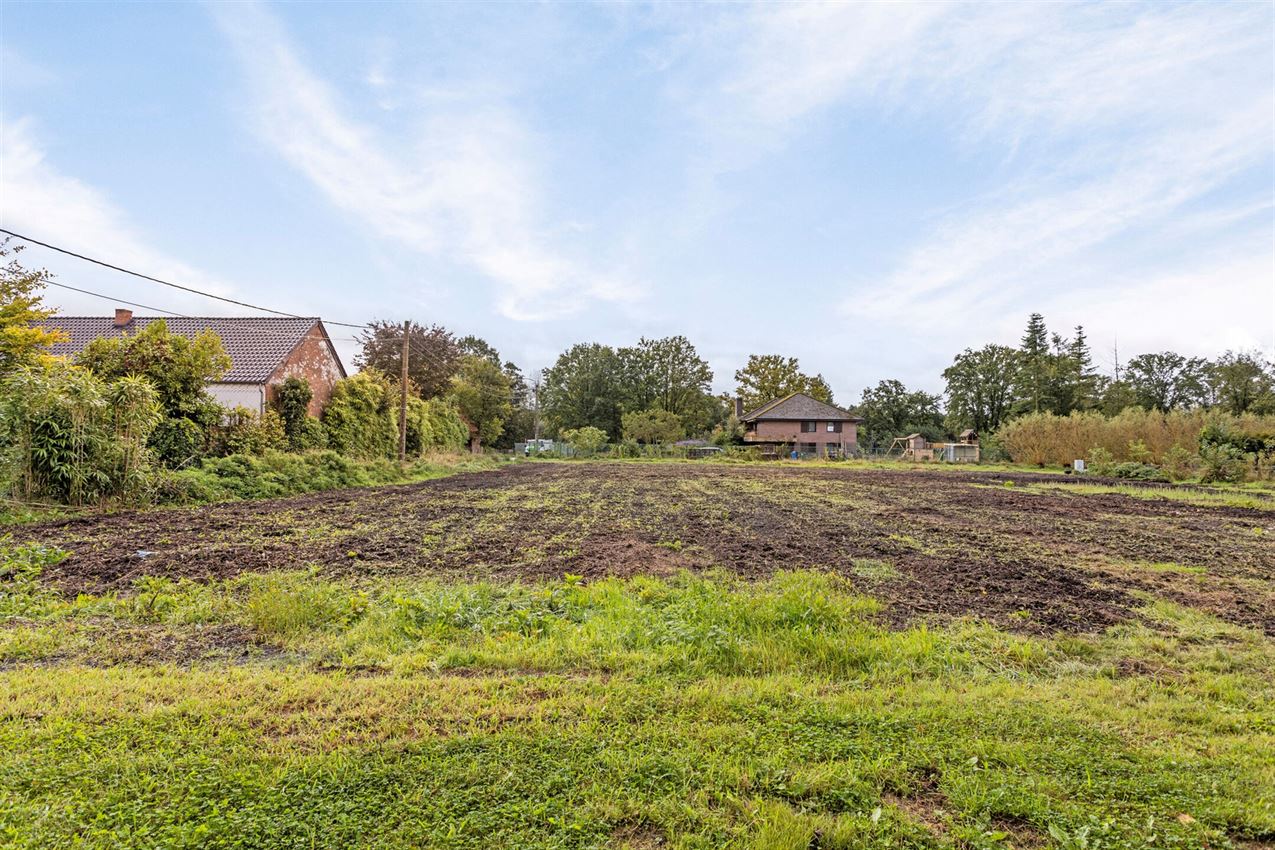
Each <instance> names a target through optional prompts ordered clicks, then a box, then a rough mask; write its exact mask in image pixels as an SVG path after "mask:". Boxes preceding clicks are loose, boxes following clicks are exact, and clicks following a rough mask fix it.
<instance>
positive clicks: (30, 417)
mask: <svg viewBox="0 0 1275 850" xmlns="http://www.w3.org/2000/svg"><path fill="white" fill-rule="evenodd" d="M159 416H160V411H159V405H158V402H157V396H156V393H155V390H154V389H153V388H152V387H151V385H150V384H149V383H148V382H147V381H146V380H145V379H142V378H121V379H119V380H117V381H114V382H111V383H107V382H104V381H103V380H101V379H100V378H98V377H96V376H95V375H93V373H91V372H89V371H87V370H85V369H81V368H78V367H75V366H71V365H68V364H65V363H53V364H45V365H41V366H37V367H29V368H24V369H19V370H17V371H16V372H15V373H14V374H12V375H10V376H7V377H6V378H5V379H4V380H3V381H0V453H2V454H3V456H4V458H5V460H6V463H5V464H4V466H3V468H2V469H0V471H2V472H3V473H4V478H3V479H2V480H0V486H3V488H4V489H7V490H9V491H10V492H11V493H13V494H14V495H16V496H18V497H20V498H23V499H26V500H33V499H52V500H55V501H60V502H66V503H69V504H73V505H82V504H87V503H89V502H93V501H104V500H107V499H113V498H119V499H122V500H125V501H135V500H138V499H139V498H140V497H141V495H142V494H143V493H144V489H145V488H144V485H145V478H146V474H147V473H148V472H149V468H150V466H149V456H148V454H147V452H146V448H145V445H146V439H147V438H148V437H149V435H150V432H151V430H152V429H153V428H154V427H155V424H156V423H157V422H158V421H159Z"/></svg>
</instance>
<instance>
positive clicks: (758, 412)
mask: <svg viewBox="0 0 1275 850" xmlns="http://www.w3.org/2000/svg"><path fill="white" fill-rule="evenodd" d="M735 410H736V416H737V418H738V419H739V421H740V422H741V423H742V424H743V426H744V442H745V443H751V444H755V445H768V446H772V447H783V448H785V449H786V448H788V447H789V446H791V447H792V449H793V450H796V451H798V452H800V453H802V454H805V455H814V456H816V457H841V456H844V455H846V454H848V453H850V452H853V451H855V450H856V449H857V448H858V445H859V435H858V431H859V423H860V422H862V421H863V419H862V418H861V417H858V416H855V415H853V414H851V413H848V412H846V411H844V410H842V409H841V408H839V407H835V406H833V405H831V404H825V403H824V402H822V401H819V400H818V399H815V398H812V397H810V396H808V395H806V394H805V393H792V394H790V395H786V396H784V397H783V398H780V399H776V400H774V401H771V402H768V403H766V404H763V405H762V406H761V407H758V408H756V409H755V410H750V411H747V412H745V411H744V410H743V409H742V405H741V403H740V401H739V399H736V400H735Z"/></svg>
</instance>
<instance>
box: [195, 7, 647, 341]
mask: <svg viewBox="0 0 1275 850" xmlns="http://www.w3.org/2000/svg"><path fill="white" fill-rule="evenodd" d="M212 8H213V11H214V14H215V15H216V17H217V20H218V21H219V23H220V24H221V26H222V28H223V30H224V31H225V32H226V34H227V35H228V36H229V38H230V40H231V41H232V43H233V44H234V46H235V48H236V50H237V52H238V54H239V56H240V59H241V62H242V65H243V67H244V69H245V70H246V72H247V74H248V75H249V79H250V81H251V92H252V95H253V98H254V99H255V103H254V110H255V116H256V122H257V127H258V129H259V131H260V132H261V134H262V136H263V137H264V138H265V139H266V140H267V141H268V142H269V143H270V144H271V145H272V146H273V147H274V148H275V149H276V150H277V151H278V152H279V154H280V155H281V156H282V157H283V158H284V159H285V160H286V161H287V162H288V163H289V164H291V165H292V166H293V167H294V168H296V169H297V170H298V171H299V172H301V173H302V174H303V175H305V176H306V177H307V178H308V179H309V180H310V181H311V182H312V183H313V184H314V185H315V186H316V187H318V189H319V190H320V191H321V192H322V193H323V194H324V195H325V196H326V197H327V198H328V199H329V200H330V201H331V202H332V203H333V204H335V205H336V206H338V207H340V208H341V209H343V210H345V211H346V212H348V213H350V214H352V215H354V216H356V217H357V218H359V219H361V220H362V221H364V222H365V223H366V224H367V225H368V226H370V227H371V228H372V229H373V230H374V231H375V232H377V233H378V234H379V235H381V236H383V237H386V238H389V239H392V240H395V241H396V242H398V243H401V244H403V245H405V246H407V247H409V248H411V249H413V250H416V251H419V252H422V253H425V254H430V255H434V256H438V257H441V258H443V259H445V260H449V261H452V262H457V263H460V264H462V265H466V266H468V267H470V268H473V269H475V270H477V271H478V272H480V273H481V274H483V275H485V276H486V277H488V278H490V279H491V280H493V281H494V282H495V283H496V284H497V286H498V287H499V289H500V293H501V294H500V296H499V299H498V302H497V307H498V309H499V311H500V312H501V313H502V314H503V315H505V316H507V317H509V318H514V319H543V318H549V317H552V316H557V315H563V314H565V313H570V312H574V311H575V310H578V309H580V308H581V307H582V306H583V303H584V302H585V301H586V300H588V299H603V300H623V299H627V298H632V297H635V296H636V295H637V293H638V290H637V288H636V287H635V286H634V285H633V284H632V283H631V282H628V281H616V280H614V279H612V278H608V277H607V276H604V275H599V274H598V273H596V272H594V271H593V270H591V269H590V268H588V267H587V266H586V265H584V264H582V263H580V262H577V261H575V260H573V259H571V258H570V257H568V256H567V255H566V254H565V253H564V252H562V251H561V250H558V249H556V248H555V247H554V246H553V245H551V244H549V241H548V240H547V238H546V236H545V234H544V233H543V232H542V231H541V230H540V229H539V228H538V227H537V225H536V222H538V221H540V220H541V219H542V215H541V211H540V210H539V209H538V205H537V203H536V198H537V197H538V195H539V186H538V181H537V178H536V175H535V173H534V171H533V169H532V167H531V165H530V163H529V157H528V151H531V150H534V148H535V147H536V140H535V139H533V138H532V137H531V135H530V134H529V133H528V132H527V131H526V130H525V129H524V128H523V127H522V125H521V124H520V123H519V121H518V120H517V118H516V116H515V115H514V114H513V112H512V111H511V110H510V109H508V108H507V107H504V106H503V105H501V104H499V103H493V104H490V105H487V106H475V105H472V104H469V105H467V106H462V107H461V108H459V109H453V110H451V111H443V110H441V109H439V110H435V111H433V112H431V113H430V114H429V115H428V116H427V117H426V118H425V119H424V121H423V124H422V126H421V127H420V129H419V134H418V139H417V141H416V143H415V145H414V146H412V147H411V148H410V150H406V151H404V150H402V149H401V147H400V148H399V149H397V150H396V149H395V147H394V145H393V142H392V140H389V139H386V138H383V137H382V135H381V134H378V132H377V130H376V129H375V128H373V127H371V126H369V125H366V124H362V123H359V122H358V121H356V120H354V119H353V118H351V117H350V116H349V115H348V114H347V113H346V110H345V109H344V108H343V107H342V104H341V103H340V100H339V98H338V96H337V95H336V93H335V92H334V91H333V89H332V88H331V87H330V86H329V85H327V84H326V83H325V82H323V81H322V80H321V79H319V77H318V76H317V75H315V74H314V73H313V72H312V71H311V70H310V69H309V68H307V67H306V66H305V64H304V63H303V62H302V60H301V59H300V58H299V56H298V55H297V53H296V51H295V50H294V49H293V48H292V46H291V44H290V43H289V40H288V38H287V36H286V35H285V34H284V33H283V31H282V29H281V27H280V25H279V23H278V22H277V21H276V20H275V19H274V18H272V17H271V16H270V15H269V14H268V13H267V12H266V11H264V10H263V9H262V8H261V7H259V6H256V5H249V4H234V5H231V4H220V5H216V6H214V7H212Z"/></svg>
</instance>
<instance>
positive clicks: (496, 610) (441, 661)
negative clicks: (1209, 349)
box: [0, 464, 1275, 850]
mask: <svg viewBox="0 0 1275 850" xmlns="http://www.w3.org/2000/svg"><path fill="white" fill-rule="evenodd" d="M617 470H618V471H617ZM1030 487H1031V488H1032V489H1035V488H1036V485H1035V484H1032V485H1030ZM1055 489H1058V490H1063V491H1064V492H1059V493H1055V492H1053V490H1055ZM1023 490H1024V486H1015V487H1009V488H1007V487H1003V486H1001V485H996V486H995V487H989V486H987V482H985V481H980V480H978V477H977V476H972V475H971V476H965V477H962V476H960V475H951V474H936V473H926V472H920V473H916V472H908V473H892V472H878V471H864V472H854V471H851V472H846V471H844V470H841V471H839V470H835V469H833V470H828V469H811V470H808V471H804V470H800V469H798V470H778V469H769V468H762V469H758V468H756V467H745V468H742V469H736V468H731V469H729V470H725V471H722V470H711V469H709V468H708V467H707V466H705V467H701V468H696V467H694V466H686V465H672V464H661V465H649V466H646V467H639V466H636V465H627V464H624V465H621V464H609V465H608V464H595V465H588V464H529V465H525V466H524V467H523V468H519V469H512V470H502V471H499V472H492V473H481V474H477V475H470V476H457V477H452V478H447V479H442V480H440V481H434V482H430V483H427V484H420V485H412V486H408V487H397V488H383V489H378V490H368V491H359V492H355V491H347V492H345V493H343V494H333V495H317V496H308V497H298V498H297V499H292V500H278V501H276V502H261V503H247V502H245V503H235V504H229V505H221V506H212V507H201V508H194V509H189V510H187V511H176V510H168V511H162V512H157V513H151V514H138V515H134V516H131V517H130V516H118V515H117V516H113V517H107V518H103V519H101V520H90V519H82V520H72V521H70V522H69V523H49V524H45V525H23V526H18V527H15V528H14V529H12V531H13V532H14V535H13V537H12V539H10V540H9V541H8V542H7V543H6V544H4V546H3V553H2V554H3V555H4V558H3V563H4V566H3V567H0V570H3V572H0V845H3V846H6V847H9V846H12V847H24V848H25V847H31V848H36V847H39V848H46V847H103V848H106V847H111V848H114V847H262V848H266V847H269V848H275V847H332V848H346V847H404V848H406V847H439V848H452V847H456V848H461V847H466V848H492V847H511V848H523V847H527V848H540V847H544V848H549V847H562V848H623V847H628V848H657V847H659V848H663V847H680V848H722V847H727V848H766V850H779V849H780V848H783V850H790V848H791V850H808V848H821V850H828V848H851V847H863V848H877V847H900V848H901V847H917V848H922V847H975V848H977V847H1020V848H1023V847H1059V848H1117V847H1130V848H1151V847H1157V848H1158V847H1198V848H1218V847H1227V846H1234V847H1245V848H1258V847H1269V846H1272V845H1271V842H1272V841H1275V708H1273V706H1275V640H1273V639H1272V630H1271V629H1270V628H1269V627H1268V623H1269V622H1270V619H1269V618H1270V616H1271V615H1272V613H1273V612H1272V611H1271V610H1270V609H1271V607H1272V605H1271V600H1272V599H1273V598H1275V595H1273V594H1275V589H1273V588H1272V569H1273V568H1275V563H1273V561H1275V558H1273V556H1272V553H1271V552H1270V549H1271V548H1272V547H1269V546H1267V545H1266V544H1267V543H1269V540H1270V538H1269V536H1267V535H1269V534H1275V505H1269V504H1266V503H1259V504H1257V505H1255V506H1253V505H1248V504H1244V505H1237V504H1230V503H1225V504H1223V503H1214V502H1207V503H1197V502H1195V501H1190V500H1185V501H1184V500H1158V501H1150V500H1147V499H1143V498H1139V497H1137V495H1122V494H1119V493H1114V494H1113V493H1109V492H1105V491H1102V492H1096V491H1095V492H1091V491H1090V490H1088V489H1075V488H1072V489H1068V488H1067V487H1065V486H1060V487H1058V488H1053V487H1052V486H1051V487H1047V488H1041V490H1040V492H1023ZM657 497H659V498H657ZM919 502H929V503H931V508H930V510H931V511H932V512H933V513H932V514H930V515H928V517H921V518H919V519H918V518H916V516H915V515H916V513H917V510H918V508H917V504H918V503H919ZM589 506H593V508H592V510H591V509H589ZM1034 516H1041V517H1043V519H1042V520H1041V521H1040V523H1038V524H1032V521H1031V518H1032V517H1034ZM341 517H344V518H345V520H346V521H345V522H344V523H342V522H341V521H339V518H341ZM528 517H530V518H531V519H530V520H529V519H528ZM829 517H835V520H832V519H829ZM909 518H913V519H916V521H913V522H911V523H910V524H909V525H908V526H907V528H906V529H904V528H903V524H904V522H905V520H907V519H909ZM271 519H273V522H271V521H270V520H271ZM922 520H924V521H922ZM816 521H817V522H818V524H815V523H816ZM891 528H897V529H898V532H897V533H894V532H891V531H890V529H891ZM1104 528H1105V529H1107V531H1106V533H1103V532H1102V529H1104ZM1042 529H1053V531H1052V532H1050V533H1046V532H1045V531H1042ZM698 530H702V533H699V531H698ZM803 530H804V531H803ZM892 533H893V535H894V536H893V537H891V536H890V535H891V534H892ZM272 534H274V536H271V535H272ZM1192 534H1193V535H1194V537H1192V536H1191V535H1192ZM280 535H282V536H281V537H280ZM403 540H410V542H411V545H410V546H408V545H407V544H405V543H402V541H403ZM624 540H628V541H629V545H628V547H627V548H626V547H625V544H624ZM390 541H397V542H399V543H400V544H401V545H398V546H396V547H392V546H390V545H389V542H390ZM54 545H56V546H58V547H60V549H52V548H49V547H51V546H54ZM129 547H133V548H135V549H139V550H140V549H143V548H146V549H148V550H154V554H153V555H151V554H148V555H147V556H145V557H132V560H131V561H130V560H127V559H118V558H117V557H116V555H117V554H118V552H119V551H120V550H121V549H129ZM502 547H503V548H502ZM766 547H770V550H769V551H768V550H767V548H766ZM61 550H66V551H68V552H71V553H72V554H71V555H69V556H67V555H64V554H62V553H61ZM288 552H295V553H296V555H295V557H290V556H288V555H287V553H288ZM351 553H353V555H351ZM127 554H128V555H130V556H133V555H134V553H133V552H132V550H131V549H130V551H129V552H128V553H127ZM139 561H140V566H141V567H142V568H141V569H138V566H139V563H138V562H139ZM196 562H198V564H196ZM129 564H131V565H132V566H131V567H128V568H127V569H126V568H125V567H126V566H127V565H129ZM643 564H645V565H646V566H647V567H648V568H646V569H643V568H642V565H643ZM196 566H197V567H198V568H196ZM1021 576H1026V577H1028V579H1030V582H1028V583H1026V584H1024V583H1020V582H1018V578H1019V577H1021ZM1047 582H1052V583H1047ZM1042 583H1046V584H1042ZM1028 584H1031V585H1033V586H1035V585H1039V586H1041V587H1044V588H1045V590H1046V591H1047V592H1043V593H1038V594H1035V595H1033V594H1032V593H1031V592H1030V587H1029V586H1028ZM1068 594H1070V596H1068ZM1241 597H1243V598H1244V599H1246V600H1247V605H1248V608H1244V609H1242V610H1240V609H1235V606H1234V600H1236V599H1240V598H1241ZM1228 600H1230V601H1228ZM1233 609H1234V610H1233ZM1060 612H1061V613H1060Z"/></svg>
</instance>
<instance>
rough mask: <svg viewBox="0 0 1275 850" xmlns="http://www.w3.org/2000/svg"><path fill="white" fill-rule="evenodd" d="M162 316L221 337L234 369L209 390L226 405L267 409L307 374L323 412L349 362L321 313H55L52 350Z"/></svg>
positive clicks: (176, 325) (130, 331) (81, 345)
mask: <svg viewBox="0 0 1275 850" xmlns="http://www.w3.org/2000/svg"><path fill="white" fill-rule="evenodd" d="M159 321H162V322H164V323H165V324H166V325H167V326H168V330H169V332H170V333H174V334H178V335H180V336H184V337H188V338H193V337H195V336H196V335H198V334H199V333H200V332H202V331H205V330H211V331H212V332H213V333H215V334H217V336H219V337H220V338H221V344H222V346H223V347H224V348H225V349H226V354H228V355H230V363H231V366H230V371H229V372H227V373H226V374H225V375H224V376H222V378H221V379H220V380H219V381H217V382H216V383H213V384H209V385H208V392H209V393H210V394H211V395H212V397H213V398H215V399H217V401H218V402H219V403H220V404H222V405H224V406H226V407H247V408H249V409H250V410H253V411H256V412H257V413H261V412H263V411H264V410H265V409H266V407H267V405H269V404H270V402H272V401H273V400H274V394H275V392H276V389H277V387H278V386H279V385H280V384H282V383H283V382H284V380H286V379H287V378H292V377H297V378H304V379H305V380H306V381H307V382H309V384H310V389H311V390H313V391H314V398H313V399H311V400H310V413H311V414H312V415H315V416H318V415H319V413H320V412H322V410H323V407H324V406H325V405H326V404H327V403H328V399H329V398H331V396H332V387H333V385H334V384H336V382H337V381H339V380H340V379H341V378H344V377H345V367H344V366H342V365H341V358H340V357H338V356H337V353H336V349H335V348H333V347H332V340H331V339H329V338H328V332H327V330H326V329H325V328H324V327H323V322H322V321H320V320H319V319H317V318H313V319H292V318H287V317H278V318H273V317H272V318H258V317H256V316H252V317H208V318H184V317H176V316H171V317H170V316H134V315H133V312H132V311H131V310H121V309H117V310H116V311H115V316H114V318H112V317H110V316H54V317H53V318H51V319H49V320H48V321H47V322H45V323H44V325H45V327H47V328H49V329H51V330H60V331H63V332H64V333H65V334H66V336H67V340H66V342H59V343H57V344H55V345H53V346H52V349H51V351H52V353H53V354H56V355H60V356H64V357H74V356H75V355H77V354H79V353H80V352H81V351H83V350H84V349H85V348H87V347H88V344H89V343H90V342H92V341H93V340H95V339H98V338H101V337H121V336H125V335H127V336H135V335H137V334H138V333H139V332H140V331H141V330H142V329H143V328H145V327H146V326H147V325H149V324H151V323H152V322H159Z"/></svg>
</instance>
